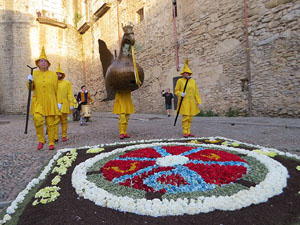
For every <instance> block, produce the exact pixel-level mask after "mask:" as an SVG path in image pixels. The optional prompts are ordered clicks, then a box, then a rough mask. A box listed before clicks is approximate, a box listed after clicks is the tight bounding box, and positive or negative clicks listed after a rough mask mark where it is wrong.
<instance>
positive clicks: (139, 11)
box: [136, 8, 144, 23]
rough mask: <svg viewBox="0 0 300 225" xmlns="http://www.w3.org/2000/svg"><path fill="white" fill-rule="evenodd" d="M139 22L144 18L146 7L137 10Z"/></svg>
mask: <svg viewBox="0 0 300 225" xmlns="http://www.w3.org/2000/svg"><path fill="white" fill-rule="evenodd" d="M136 13H137V23H140V22H142V21H143V20H144V8H141V9H139V10H138V11H137V12H136Z"/></svg>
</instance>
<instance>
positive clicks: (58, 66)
mask: <svg viewBox="0 0 300 225" xmlns="http://www.w3.org/2000/svg"><path fill="white" fill-rule="evenodd" d="M56 73H62V75H63V76H62V79H64V78H65V76H66V74H65V73H64V72H63V71H62V70H61V68H60V63H58V65H57V69H56Z"/></svg>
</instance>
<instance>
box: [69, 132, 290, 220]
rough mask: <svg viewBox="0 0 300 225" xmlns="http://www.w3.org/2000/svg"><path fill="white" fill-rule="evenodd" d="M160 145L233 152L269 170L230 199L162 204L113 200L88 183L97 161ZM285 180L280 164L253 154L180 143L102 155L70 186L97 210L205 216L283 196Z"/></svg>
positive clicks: (78, 170) (83, 168)
mask: <svg viewBox="0 0 300 225" xmlns="http://www.w3.org/2000/svg"><path fill="white" fill-rule="evenodd" d="M223 140H224V138H223ZM161 145H164V146H167V145H188V146H195V147H199V146H202V147H210V148H218V149H224V150H229V151H235V152H238V153H240V154H243V155H248V156H250V157H254V158H255V159H256V160H258V161H259V162H260V163H262V164H263V165H265V167H266V168H267V169H268V173H267V175H266V177H265V179H264V180H263V181H262V182H260V183H259V184H257V185H256V186H254V187H250V188H249V189H247V190H241V191H239V192H237V193H235V194H233V195H231V196H219V197H215V196H211V197H204V196H200V197H197V198H195V199H191V200H188V199H186V198H184V199H182V198H178V199H175V200H173V199H172V200H167V199H163V200H162V201H161V200H159V199H153V200H147V199H145V198H139V199H135V198H131V197H128V196H116V195H114V194H112V193H110V192H108V191H106V190H104V189H102V188H100V187H97V186H96V184H95V183H93V182H90V181H88V179H87V171H88V169H89V168H90V167H92V166H93V165H94V164H95V163H96V162H98V161H99V160H102V159H104V158H106V157H108V156H111V155H113V154H116V153H123V152H125V151H130V150H134V149H137V148H149V147H150V148H152V147H155V146H161ZM248 146H249V145H248ZM263 149H264V150H265V151H268V149H266V148H263ZM269 151H274V149H270V150H269ZM277 152H279V151H277ZM185 160H186V159H185V158H178V157H177V158H167V159H166V158H162V159H161V160H160V162H159V163H161V164H162V165H164V164H166V163H170V162H175V163H179V164H181V163H184V162H185ZM288 177H289V175H288V171H287V169H286V168H285V167H284V166H283V165H282V164H281V163H279V162H278V161H276V160H273V159H271V158H269V157H267V156H265V155H262V154H259V153H256V152H253V151H248V150H245V149H241V148H233V147H227V146H220V145H214V144H209V145H208V144H193V143H179V142H168V143H163V142H158V143H151V144H140V145H133V146H127V147H124V148H118V149H116V150H114V151H112V152H108V153H102V154H99V155H97V156H95V157H93V158H90V159H88V160H86V161H85V162H82V163H80V164H79V165H77V166H76V167H75V169H74V171H73V174H72V185H73V187H74V188H75V190H76V192H77V194H78V195H79V196H82V197H84V198H85V199H88V200H91V201H93V202H95V204H96V205H99V206H103V207H108V208H112V209H115V210H120V211H124V212H131V213H136V214H140V215H149V216H168V215H183V214H198V213H207V212H211V211H214V210H238V209H241V208H243V207H248V206H250V205H252V204H258V203H262V202H266V201H267V200H268V199H269V198H271V197H273V196H275V195H279V194H281V193H282V192H283V188H285V187H286V186H287V178H288Z"/></svg>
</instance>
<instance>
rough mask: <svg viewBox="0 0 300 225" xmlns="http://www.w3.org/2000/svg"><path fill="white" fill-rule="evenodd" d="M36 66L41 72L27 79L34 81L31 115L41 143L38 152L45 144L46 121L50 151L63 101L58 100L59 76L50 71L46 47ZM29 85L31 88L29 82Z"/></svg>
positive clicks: (38, 71) (52, 147) (34, 73)
mask: <svg viewBox="0 0 300 225" xmlns="http://www.w3.org/2000/svg"><path fill="white" fill-rule="evenodd" d="M35 64H36V65H37V67H38V68H39V70H35V71H34V72H33V75H31V74H30V75H28V77H27V79H28V80H31V81H32V87H31V90H33V91H34V93H33V96H32V103H31V111H30V113H31V114H32V115H33V121H34V126H35V130H36V135H37V138H38V142H39V143H38V147H37V150H41V149H42V148H43V146H44V144H45V135H44V121H45V120H46V126H47V131H48V138H49V150H54V134H55V116H56V115H60V112H59V110H60V109H61V106H62V105H61V104H60V103H58V102H61V101H60V100H59V99H57V87H58V82H57V75H56V73H55V72H53V71H50V70H48V68H49V66H50V65H51V64H50V62H49V60H48V58H47V56H46V53H45V49H44V47H43V49H42V52H41V55H40V57H39V58H38V59H37V60H36V61H35ZM27 85H28V86H29V82H28V83H27Z"/></svg>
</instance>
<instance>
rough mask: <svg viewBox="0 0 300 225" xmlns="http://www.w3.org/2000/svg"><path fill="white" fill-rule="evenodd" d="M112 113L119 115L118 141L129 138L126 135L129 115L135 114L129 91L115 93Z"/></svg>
mask: <svg viewBox="0 0 300 225" xmlns="http://www.w3.org/2000/svg"><path fill="white" fill-rule="evenodd" d="M113 113H114V114H119V130H120V139H124V138H130V135H129V134H127V126H128V120H129V117H130V114H132V113H135V109H134V105H133V103H132V99H131V91H130V90H128V91H117V92H116V94H115V102H114V108H113Z"/></svg>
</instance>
